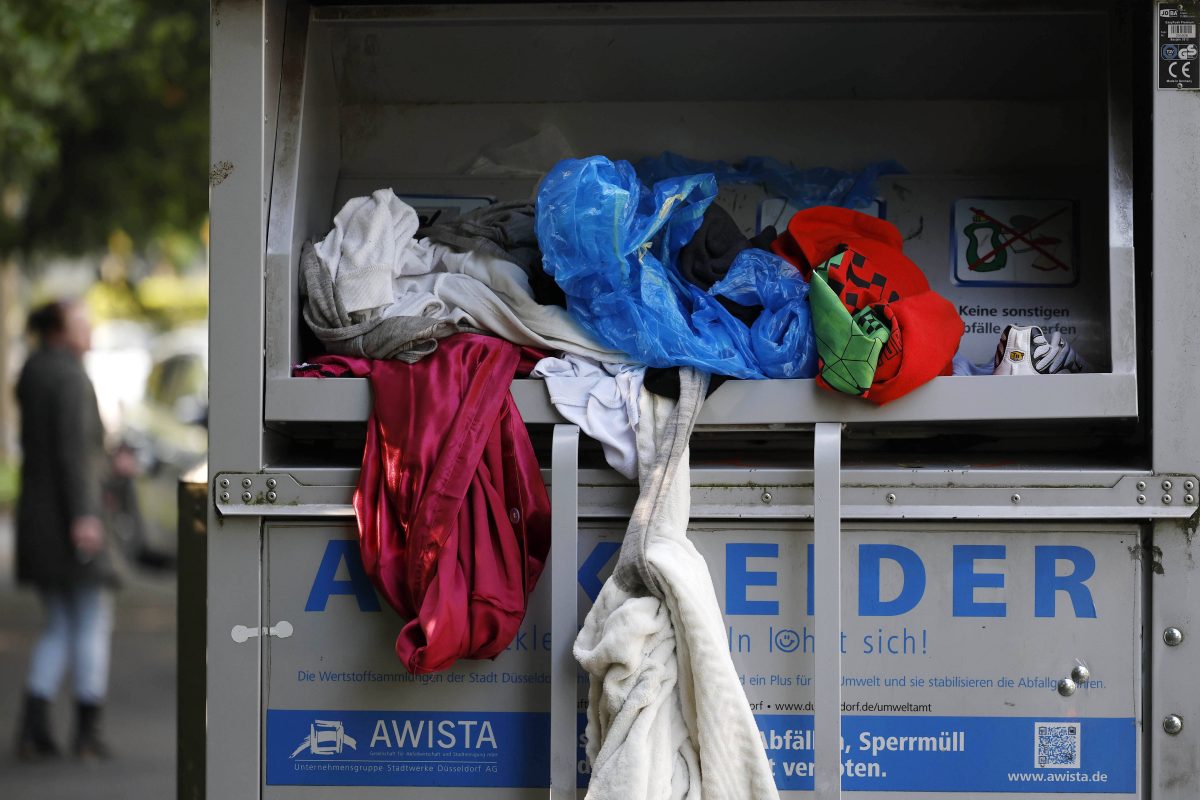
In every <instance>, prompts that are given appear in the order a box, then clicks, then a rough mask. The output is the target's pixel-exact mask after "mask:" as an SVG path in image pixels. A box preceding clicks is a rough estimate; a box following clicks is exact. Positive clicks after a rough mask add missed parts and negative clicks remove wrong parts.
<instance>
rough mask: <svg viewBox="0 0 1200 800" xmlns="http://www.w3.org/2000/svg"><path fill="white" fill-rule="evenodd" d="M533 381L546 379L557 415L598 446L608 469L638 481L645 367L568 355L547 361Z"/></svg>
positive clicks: (533, 374) (534, 373) (535, 370)
mask: <svg viewBox="0 0 1200 800" xmlns="http://www.w3.org/2000/svg"><path fill="white" fill-rule="evenodd" d="M529 376H530V377H532V378H545V380H546V392H547V394H549V395H550V402H551V403H553V404H554V407H555V408H556V409H558V413H560V414H562V415H563V418H564V419H566V420H567V421H568V422H573V423H575V424H576V425H578V426H579V428H580V430H582V431H583V432H584V433H586V434H587V435H588V436H590V437H592V438H593V439H595V440H596V441H597V442H599V443H600V447H601V448H602V449H603V450H604V460H605V461H607V462H608V465H609V466H610V467H612V468H613V469H615V470H616V471H617V472H619V473H621V474H622V475H624V476H625V477H626V478H636V477H637V464H638V460H637V433H636V430H637V424H638V416H639V412H638V398H639V397H640V395H641V393H642V381H643V379H644V378H645V377H646V368H645V367H639V366H635V365H633V364H606V363H603V362H600V361H596V360H595V359H591V358H587V357H586V356H578V355H574V354H572V353H564V354H563V355H562V357H561V358H543V359H542V360H541V361H539V362H538V363H537V364H536V365H535V366H534V368H533V371H532V372H530V373H529Z"/></svg>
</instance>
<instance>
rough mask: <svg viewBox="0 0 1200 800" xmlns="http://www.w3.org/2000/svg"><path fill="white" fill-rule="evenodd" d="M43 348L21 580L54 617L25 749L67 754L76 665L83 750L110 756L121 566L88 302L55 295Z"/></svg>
mask: <svg viewBox="0 0 1200 800" xmlns="http://www.w3.org/2000/svg"><path fill="white" fill-rule="evenodd" d="M28 329H29V332H30V333H31V334H32V335H33V337H34V338H35V339H36V340H37V347H36V349H35V350H34V351H33V352H32V354H31V355H30V356H29V358H28V360H26V362H25V365H24V367H23V368H22V369H21V376H20V379H19V380H18V382H17V400H18V403H19V405H20V409H21V450H22V453H23V460H22V464H21V494H20V499H19V501H18V504H17V581H18V582H19V583H22V584H27V585H31V586H33V587H34V588H35V589H36V590H37V591H38V593H39V594H40V596H41V599H42V604H43V606H44V608H45V614H46V616H45V623H44V627H43V628H42V631H41V634H40V637H39V638H38V640H37V642H36V644H35V645H34V648H33V653H32V656H31V658H30V664H29V674H28V678H27V679H26V683H25V706H24V712H23V714H22V718H21V722H20V728H19V732H18V737H17V755H18V757H19V758H21V759H25V760H29V759H36V758H42V757H54V756H57V755H59V748H58V745H57V744H56V743H55V741H54V738H53V736H52V735H51V732H50V725H49V707H50V703H51V700H52V698H53V697H54V696H55V694H57V692H58V688H59V685H60V684H61V683H62V679H63V676H64V674H65V672H66V670H67V666H68V663H69V664H70V666H71V671H72V678H73V681H74V692H75V700H76V717H75V737H74V742H73V751H74V754H75V755H76V756H77V757H79V758H82V759H89V760H90V759H102V758H107V757H108V756H109V749H108V747H107V745H106V744H105V742H104V740H103V738H102V736H101V732H100V713H101V707H102V704H103V702H104V698H105V694H106V691H107V688H108V669H109V656H110V651H111V644H112V628H113V590H114V589H115V587H116V582H117V581H116V572H115V569H114V565H113V561H112V558H111V556H110V554H109V551H108V548H107V546H106V544H107V543H106V536H105V531H104V526H103V524H102V523H101V511H102V503H101V489H102V485H103V482H104V480H105V472H106V458H105V453H104V429H103V425H102V424H101V422H100V412H99V409H98V407H97V404H96V393H95V391H94V390H93V388H92V382H91V380H89V379H88V376H87V373H86V372H84V368H83V354H84V353H86V352H87V351H88V349H89V348H90V347H91V324H90V322H89V320H88V315H87V311H86V309H85V308H84V307H83V305H82V304H80V303H78V302H74V301H64V300H60V301H56V302H52V303H48V304H46V305H44V306H41V307H40V308H38V309H36V310H34V311H33V312H32V313H31V314H30V315H29V325H28Z"/></svg>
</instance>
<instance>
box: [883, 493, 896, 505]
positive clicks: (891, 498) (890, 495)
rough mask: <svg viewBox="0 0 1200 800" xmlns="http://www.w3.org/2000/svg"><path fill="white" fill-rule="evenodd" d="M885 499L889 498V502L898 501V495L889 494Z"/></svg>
mask: <svg viewBox="0 0 1200 800" xmlns="http://www.w3.org/2000/svg"><path fill="white" fill-rule="evenodd" d="M884 499H885V500H887V501H888V502H889V503H894V502H896V495H894V494H888V496H887V497H886V498H884Z"/></svg>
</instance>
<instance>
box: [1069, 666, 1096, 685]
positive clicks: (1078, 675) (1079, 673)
mask: <svg viewBox="0 0 1200 800" xmlns="http://www.w3.org/2000/svg"><path fill="white" fill-rule="evenodd" d="M1091 677H1092V671H1091V670H1090V669H1088V668H1087V667H1085V666H1084V665H1083V664H1076V665H1075V669H1073V670H1071V680H1073V681H1075V682H1076V683H1087V682H1088V681H1089V680H1090V679H1091Z"/></svg>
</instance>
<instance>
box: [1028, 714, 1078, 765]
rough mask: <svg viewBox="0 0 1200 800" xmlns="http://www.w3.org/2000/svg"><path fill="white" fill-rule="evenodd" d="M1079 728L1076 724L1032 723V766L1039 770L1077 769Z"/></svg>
mask: <svg viewBox="0 0 1200 800" xmlns="http://www.w3.org/2000/svg"><path fill="white" fill-rule="evenodd" d="M1081 728H1082V726H1081V725H1080V723H1078V722H1037V723H1034V726H1033V731H1034V733H1033V749H1034V764H1035V765H1036V766H1037V767H1038V768H1039V769H1047V768H1049V769H1054V768H1059V769H1062V768H1066V769H1079V733H1080V730H1081Z"/></svg>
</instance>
